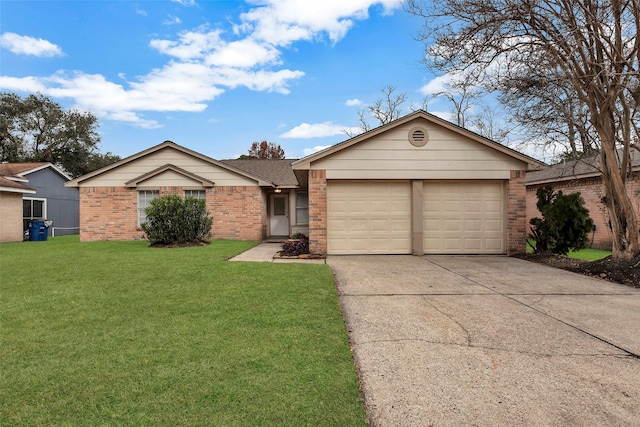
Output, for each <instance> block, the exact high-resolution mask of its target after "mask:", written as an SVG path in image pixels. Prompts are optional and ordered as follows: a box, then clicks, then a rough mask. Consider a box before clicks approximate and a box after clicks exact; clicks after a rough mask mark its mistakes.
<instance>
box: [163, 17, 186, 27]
mask: <svg viewBox="0 0 640 427" xmlns="http://www.w3.org/2000/svg"><path fill="white" fill-rule="evenodd" d="M181 23H182V20H181V19H180V18H178V17H177V16H173V15H169V17H168V18H167V19H165V20H164V22H163V24H164V25H177V24H181Z"/></svg>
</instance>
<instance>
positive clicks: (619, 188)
mask: <svg viewBox="0 0 640 427" xmlns="http://www.w3.org/2000/svg"><path fill="white" fill-rule="evenodd" d="M603 121H604V122H606V123H599V124H601V125H603V126H596V129H597V130H598V134H599V135H600V138H601V141H602V147H601V149H600V169H601V170H602V183H603V184H604V188H605V206H606V207H607V211H608V214H609V221H610V224H611V231H612V234H613V247H612V252H613V256H614V257H615V258H627V259H629V258H634V257H637V256H638V255H640V236H639V233H640V227H639V226H638V218H637V215H636V212H635V210H634V209H633V204H632V202H631V198H630V197H629V194H628V193H627V189H626V186H625V183H624V180H623V177H622V175H621V169H620V166H619V165H618V160H617V156H616V147H615V143H614V141H612V135H615V131H614V129H615V125H614V123H613V121H612V119H611V120H610V119H609V118H605V119H604V120H603ZM607 124H608V125H609V126H607ZM604 129H610V131H609V132H606V131H603V130H604Z"/></svg>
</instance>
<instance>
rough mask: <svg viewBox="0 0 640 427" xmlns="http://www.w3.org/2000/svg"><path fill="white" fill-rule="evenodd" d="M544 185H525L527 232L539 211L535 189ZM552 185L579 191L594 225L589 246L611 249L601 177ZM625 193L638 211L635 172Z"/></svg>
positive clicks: (638, 189) (639, 193)
mask: <svg viewBox="0 0 640 427" xmlns="http://www.w3.org/2000/svg"><path fill="white" fill-rule="evenodd" d="M544 185H546V184H538V185H528V186H527V232H529V227H530V225H529V220H530V219H531V218H534V217H539V216H540V212H538V208H537V207H536V203H537V201H538V199H537V197H536V191H537V190H538V188H539V187H542V186H544ZM552 185H553V188H554V189H555V190H556V191H558V190H562V192H563V193H565V194H571V193H576V192H579V193H580V195H581V196H582V198H583V199H584V201H585V207H586V208H587V209H588V210H589V216H590V217H591V219H592V220H593V223H594V224H595V226H596V230H595V232H593V233H591V234H590V235H589V239H590V242H591V241H593V244H592V245H591V247H593V248H598V249H607V250H611V245H612V241H613V239H612V235H611V229H610V228H609V217H608V214H607V211H606V208H605V206H604V204H603V203H602V202H601V200H602V196H604V186H603V185H602V179H601V178H600V177H595V178H584V179H576V180H569V181H562V182H557V183H554V184H552ZM627 193H628V194H629V196H630V197H631V201H632V203H633V206H634V207H635V209H636V212H638V213H640V175H638V174H635V175H634V176H633V177H632V178H631V179H630V180H629V181H627Z"/></svg>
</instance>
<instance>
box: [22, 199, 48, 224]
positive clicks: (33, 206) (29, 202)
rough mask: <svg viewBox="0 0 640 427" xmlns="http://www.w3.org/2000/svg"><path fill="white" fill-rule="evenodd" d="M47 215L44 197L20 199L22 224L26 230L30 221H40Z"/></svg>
mask: <svg viewBox="0 0 640 427" xmlns="http://www.w3.org/2000/svg"><path fill="white" fill-rule="evenodd" d="M46 217H47V200H46V199H30V198H27V197H25V198H23V199H22V226H23V229H24V230H26V229H28V228H29V223H30V222H31V221H42V220H44V219H45V218H46Z"/></svg>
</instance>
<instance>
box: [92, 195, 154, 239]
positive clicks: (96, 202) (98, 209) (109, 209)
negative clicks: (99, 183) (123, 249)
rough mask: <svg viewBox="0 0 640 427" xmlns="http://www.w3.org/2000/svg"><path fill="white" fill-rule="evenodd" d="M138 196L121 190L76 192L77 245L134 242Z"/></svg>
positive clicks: (139, 235)
mask: <svg viewBox="0 0 640 427" xmlns="http://www.w3.org/2000/svg"><path fill="white" fill-rule="evenodd" d="M137 208H138V193H137V191H136V190H135V189H132V188H124V187H81V188H80V241H81V242H91V241H95V240H138V239H141V238H142V231H141V230H139V229H138V228H137V222H138V210H137Z"/></svg>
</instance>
